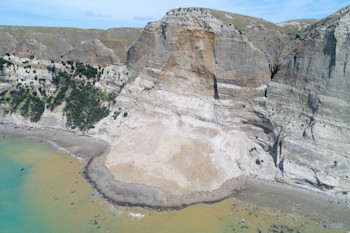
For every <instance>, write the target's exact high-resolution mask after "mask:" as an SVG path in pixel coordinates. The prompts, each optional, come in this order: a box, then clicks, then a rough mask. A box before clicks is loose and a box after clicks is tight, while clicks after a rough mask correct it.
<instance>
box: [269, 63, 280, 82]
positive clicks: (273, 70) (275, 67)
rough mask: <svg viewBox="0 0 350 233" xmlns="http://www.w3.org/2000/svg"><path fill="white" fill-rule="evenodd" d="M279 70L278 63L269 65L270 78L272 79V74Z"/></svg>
mask: <svg viewBox="0 0 350 233" xmlns="http://www.w3.org/2000/svg"><path fill="white" fill-rule="evenodd" d="M278 70H279V65H276V64H274V65H271V80H273V78H274V76H275V75H276V74H277V72H278Z"/></svg>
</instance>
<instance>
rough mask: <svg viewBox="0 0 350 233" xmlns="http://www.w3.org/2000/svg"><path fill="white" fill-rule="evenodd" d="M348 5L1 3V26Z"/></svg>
mask: <svg viewBox="0 0 350 233" xmlns="http://www.w3.org/2000/svg"><path fill="white" fill-rule="evenodd" d="M349 4H350V1H349V0H211V1H209V0H187V1H186V0H176V1H171V0H168V1H167V0H122V1H121V0H0V25H20V26H47V27H77V28H100V29H107V28H115V27H144V26H145V25H146V24H147V23H148V22H150V21H157V20H159V19H161V18H162V17H163V16H164V15H165V13H166V12H167V11H169V10H171V9H175V8H179V7H182V8H184V7H205V8H211V9H216V10H222V11H228V12H233V13H238V14H244V15H249V16H254V17H258V18H263V19H265V20H268V21H271V22H274V23H278V22H283V21H287V20H291V19H301V18H314V19H322V18H324V17H326V16H328V15H330V14H332V13H334V12H335V11H337V10H339V9H340V8H343V7H345V6H347V5H349Z"/></svg>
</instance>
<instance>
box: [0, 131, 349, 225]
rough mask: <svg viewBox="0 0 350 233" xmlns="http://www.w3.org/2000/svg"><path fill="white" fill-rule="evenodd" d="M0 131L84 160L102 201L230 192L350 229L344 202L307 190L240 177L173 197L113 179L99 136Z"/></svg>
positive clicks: (189, 199) (173, 205)
mask: <svg viewBox="0 0 350 233" xmlns="http://www.w3.org/2000/svg"><path fill="white" fill-rule="evenodd" d="M0 135H1V137H2V138H5V139H16V138H28V139H30V140H34V141H35V142H40V143H45V144H48V145H49V146H51V147H54V148H55V149H57V150H59V151H61V152H63V153H68V154H70V155H71V156H73V157H76V158H77V159H80V160H83V162H84V163H85V164H86V165H85V168H84V171H82V173H83V175H84V177H85V178H87V179H88V181H89V183H90V184H91V185H92V186H93V187H94V188H95V189H96V190H97V191H98V192H99V193H100V194H101V196H102V197H103V198H104V199H105V200H107V201H108V202H110V203H113V204H117V205H124V206H139V207H147V208H153V209H156V210H170V209H175V210H179V209H183V208H185V207H188V206H190V205H193V204H196V203H216V202H219V201H221V200H223V199H226V198H229V197H232V196H233V197H235V198H237V199H239V200H241V201H243V202H247V203H253V204H255V205H259V206H266V207H268V208H275V209H280V210H282V211H284V212H290V213H297V214H301V215H305V216H310V218H311V219H313V221H314V223H315V224H318V223H319V224H326V226H328V227H329V226H332V227H334V228H337V229H339V228H343V227H346V228H349V229H350V225H349V223H350V208H349V203H347V202H344V201H341V200H337V199H336V198H334V197H330V196H327V195H325V194H322V193H318V192H314V191H311V190H308V189H302V188H298V187H294V186H290V185H288V184H281V183H276V182H265V181H261V180H255V179H247V178H243V177H241V178H238V179H236V180H231V181H228V182H226V183H225V184H224V185H223V187H221V188H220V189H218V190H215V191H214V192H205V193H193V194H189V195H184V196H172V195H171V194H169V193H166V192H164V191H162V190H160V189H157V188H154V187H149V186H146V185H140V184H126V183H121V182H118V181H115V180H114V179H113V178H112V176H111V175H110V174H109V172H108V171H107V169H106V168H105V167H104V166H103V161H104V156H105V154H106V152H107V151H108V149H109V144H108V143H106V142H104V141H102V140H99V139H95V138H92V137H89V136H86V135H77V134H74V133H72V132H67V131H60V130H56V129H51V128H43V129H34V128H29V129H28V128H24V127H15V126H10V125H0ZM203 197H206V198H204V199H203ZM219 197H221V198H219Z"/></svg>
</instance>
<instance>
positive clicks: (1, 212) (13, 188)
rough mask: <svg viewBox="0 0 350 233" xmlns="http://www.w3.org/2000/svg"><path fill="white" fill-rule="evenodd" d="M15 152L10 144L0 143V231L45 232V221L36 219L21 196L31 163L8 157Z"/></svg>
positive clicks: (13, 232)
mask: <svg viewBox="0 0 350 233" xmlns="http://www.w3.org/2000/svg"><path fill="white" fill-rule="evenodd" d="M16 152H18V151H17V150H16V148H14V147H13V146H11V144H4V143H0V168H1V169H0V197H1V199H0V229H1V230H0V231H1V232H9V233H10V232H11V233H17V232H18V233H20V232H21V233H22V232H28V233H31V232H33V233H40V232H47V230H48V229H46V228H45V222H43V221H38V218H37V216H35V215H33V210H31V209H30V206H29V205H28V202H27V200H26V197H25V196H23V187H24V186H23V184H24V183H25V182H26V177H27V174H28V173H29V171H30V169H31V168H32V165H31V164H24V163H20V162H17V161H15V160H14V159H11V158H10V157H8V155H9V154H10V153H16Z"/></svg>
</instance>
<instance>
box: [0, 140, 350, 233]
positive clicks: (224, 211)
mask: <svg viewBox="0 0 350 233" xmlns="http://www.w3.org/2000/svg"><path fill="white" fill-rule="evenodd" d="M84 166H85V164H84V163H83V162H81V161H79V160H77V159H74V158H72V156H71V155H69V154H62V153H59V152H57V151H55V150H54V149H53V148H50V147H49V146H47V145H44V144H39V143H36V142H33V141H30V140H24V139H21V140H12V141H9V140H5V139H0V232H1V233H19V232H21V233H31V232H33V233H44V232H45V233H48V232H50V233H56V232H57V233H64V232H67V233H87V232H111V233H112V232H116V233H117V232H131V233H132V232H135V233H136V232H137V233H138V232H191V233H195V232H217V233H219V232H347V231H350V229H348V228H346V227H339V226H337V227H335V228H330V226H325V225H324V223H320V222H315V221H314V220H312V219H309V218H308V217H306V216H303V215H300V214H295V213H291V212H284V211H282V210H279V209H273V208H269V207H265V206H258V205H256V204H252V203H249V202H242V201H239V200H237V199H235V198H229V199H226V200H224V201H221V202H218V203H216V204H211V205H209V204H198V205H194V206H190V207H188V208H185V209H183V210H180V211H162V212H159V211H155V210H150V209H143V208H136V207H133V208H130V207H120V206H114V205H111V204H109V203H107V202H105V201H104V200H102V199H101V198H100V196H99V195H98V193H96V192H95V191H94V190H93V189H92V187H91V186H90V185H89V183H88V182H87V181H86V180H85V179H84V178H83V176H82V171H83V169H84ZM325 227H327V228H325Z"/></svg>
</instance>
